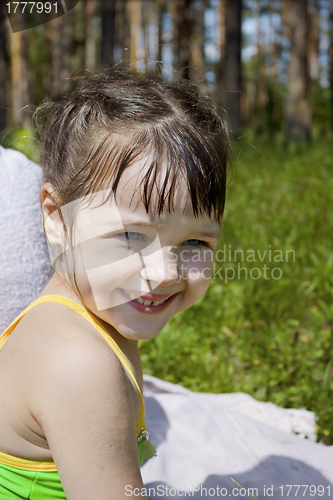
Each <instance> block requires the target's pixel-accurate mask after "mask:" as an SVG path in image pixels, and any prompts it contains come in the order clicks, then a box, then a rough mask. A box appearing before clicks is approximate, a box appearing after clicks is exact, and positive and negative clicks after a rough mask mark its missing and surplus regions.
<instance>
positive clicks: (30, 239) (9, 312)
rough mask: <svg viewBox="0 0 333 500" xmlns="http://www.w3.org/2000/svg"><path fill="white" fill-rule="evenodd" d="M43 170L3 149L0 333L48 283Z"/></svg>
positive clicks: (0, 168) (0, 170) (0, 171)
mask: <svg viewBox="0 0 333 500" xmlns="http://www.w3.org/2000/svg"><path fill="white" fill-rule="evenodd" d="M41 175H42V170H41V168H40V167H39V166H38V165H36V164H35V163H33V162H31V161H30V160H28V159H27V158H26V156H24V155H23V154H22V153H19V152H18V151H14V150H12V149H4V148H3V147H1V146H0V214H1V216H0V224H1V230H0V235H1V237H0V332H2V331H3V330H4V329H5V328H6V327H7V326H8V325H9V324H10V323H11V322H12V321H13V320H14V319H15V317H16V316H17V315H18V314H19V313H20V312H21V311H22V310H23V309H25V308H26V307H27V306H28V305H29V304H30V302H31V301H32V300H34V299H35V298H36V297H37V296H38V294H39V292H40V291H41V289H42V288H43V287H44V285H45V284H46V282H47V280H48V271H49V269H48V268H47V264H48V261H49V256H48V250H47V244H46V239H45V236H44V233H43V230H42V226H41V220H40V205H39V188H40V185H41Z"/></svg>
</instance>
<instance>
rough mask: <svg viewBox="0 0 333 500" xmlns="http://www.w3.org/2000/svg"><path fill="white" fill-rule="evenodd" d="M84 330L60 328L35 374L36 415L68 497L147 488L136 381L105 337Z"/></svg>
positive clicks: (88, 499) (86, 499) (82, 499)
mask: <svg viewBox="0 0 333 500" xmlns="http://www.w3.org/2000/svg"><path fill="white" fill-rule="evenodd" d="M68 330H69V329H68ZM74 330H75V328H74ZM78 330H80V331H78V332H76V331H73V326H71V328H70V331H68V332H66V331H64V330H63V327H62V331H61V334H59V336H58V337H57V336H56V337H55V339H56V340H55V341H54V342H52V341H51V345H53V347H52V348H51V346H48V347H47V348H46V349H45V351H44V355H43V358H42V359H40V360H39V362H38V363H37V366H35V368H34V369H33V373H32V374H31V375H30V377H32V378H31V382H32V386H33V387H38V392H37V393H35V394H34V398H33V403H32V404H33V412H34V413H33V414H34V417H35V418H36V420H37V421H38V423H39V424H40V426H41V428H42V429H43V431H44V433H45V436H46V439H47V441H48V445H49V448H50V450H51V453H52V456H53V460H54V462H55V464H56V466H57V470H58V472H59V476H60V479H61V482H62V485H63V488H64V491H65V494H66V496H67V499H68V500H92V499H101V500H102V499H103V500H109V499H110V500H111V499H117V500H120V499H122V498H128V492H132V491H133V490H134V488H138V489H137V490H135V491H136V492H137V493H138V492H140V493H141V492H142V493H144V491H143V490H142V489H143V488H144V486H143V483H142V478H141V474H140V467H139V459H138V451H137V438H136V431H135V426H136V420H137V417H136V415H135V410H134V404H133V387H132V386H131V383H130V381H129V378H128V376H127V374H126V373H125V371H124V369H123V367H122V365H121V364H120V362H119V360H118V358H117V357H116V356H115V354H114V353H113V352H112V351H111V349H110V348H109V347H108V346H106V344H105V342H104V341H100V339H98V340H97V339H96V338H95V337H93V336H91V335H89V334H88V335H86V334H85V332H82V330H81V329H78ZM57 339H58V341H57ZM59 340H61V341H59ZM79 341H80V342H79ZM30 377H29V378H30ZM126 487H127V488H126ZM126 492H127V495H126ZM137 496H138V495H137ZM139 498H146V496H145V495H144V494H142V495H141V496H139Z"/></svg>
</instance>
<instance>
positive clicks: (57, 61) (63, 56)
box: [51, 10, 74, 95]
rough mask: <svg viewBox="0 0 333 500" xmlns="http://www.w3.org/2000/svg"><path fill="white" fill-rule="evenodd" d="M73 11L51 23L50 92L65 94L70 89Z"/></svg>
mask: <svg viewBox="0 0 333 500" xmlns="http://www.w3.org/2000/svg"><path fill="white" fill-rule="evenodd" d="M73 32H74V10H70V11H69V12H67V14H66V15H64V16H61V17H57V18H56V19H54V20H53V21H52V38H51V53H52V92H53V93H54V95H58V94H62V93H65V92H67V91H68V90H69V88H70V81H69V77H70V76H71V72H72V53H73V43H74V37H73Z"/></svg>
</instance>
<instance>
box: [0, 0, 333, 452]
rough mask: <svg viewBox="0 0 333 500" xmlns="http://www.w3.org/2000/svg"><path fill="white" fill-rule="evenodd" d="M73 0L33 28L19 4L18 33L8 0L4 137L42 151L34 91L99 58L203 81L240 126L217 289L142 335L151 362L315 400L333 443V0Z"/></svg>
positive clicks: (1, 92)
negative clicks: (34, 128) (151, 334)
mask: <svg viewBox="0 0 333 500" xmlns="http://www.w3.org/2000/svg"><path fill="white" fill-rule="evenodd" d="M21 3H22V2H21ZM52 3H53V4H54V3H56V2H52ZM61 3H62V2H60V1H59V2H58V4H59V5H60V4H61ZM10 4H15V2H10ZM39 4H42V5H46V4H47V2H39ZM74 4H76V6H75V7H74V8H72V9H71V10H69V11H68V12H67V14H65V15H63V16H60V17H57V18H55V19H53V20H52V21H50V22H46V23H44V24H41V25H39V26H35V27H29V26H30V25H29V23H28V22H27V17H26V16H24V15H19V11H18V15H17V16H16V17H15V19H12V24H13V28H14V31H15V32H14V33H13V30H12V29H11V25H10V23H9V20H8V18H7V14H6V12H5V3H2V2H1V6H0V139H1V144H2V145H3V146H4V147H11V148H15V149H18V150H20V151H23V152H24V153H25V154H26V155H27V156H29V157H30V158H32V159H34V160H35V161H37V162H38V138H35V137H33V135H32V132H31V120H32V115H33V111H34V109H35V107H36V105H37V104H39V103H40V102H41V101H42V100H43V99H44V98H45V97H46V96H53V97H56V96H57V95H59V94H61V93H64V92H66V91H68V90H69V88H70V85H71V83H70V80H69V79H68V78H69V77H70V76H78V75H81V74H82V73H84V71H86V70H89V71H99V70H101V69H102V70H103V69H107V68H108V67H110V66H111V65H112V64H115V63H119V64H121V65H122V66H125V67H129V68H130V69H131V71H133V72H141V71H147V70H148V71H158V72H159V73H161V74H162V76H163V78H164V79H165V80H167V81H168V80H172V79H174V78H178V77H179V75H181V76H182V77H183V78H186V79H189V80H191V81H194V82H196V83H197V84H198V85H199V86H200V87H201V90H202V93H203V94H205V95H207V96H209V97H210V98H212V99H213V100H214V102H215V103H216V106H217V108H218V110H219V112H220V113H221V115H222V116H223V118H224V119H225V120H226V121H227V122H228V124H229V126H230V128H231V131H232V134H231V137H232V153H231V160H232V173H230V176H229V184H228V193H227V195H228V196H227V205H226V212H225V216H224V223H223V231H222V238H221V242H220V246H219V254H218V259H217V262H216V266H215V271H214V277H213V280H212V284H211V286H210V288H209V290H208V292H207V293H206V295H205V296H204V297H203V298H202V299H201V300H200V301H199V302H198V303H197V304H196V305H195V306H193V307H192V308H191V309H189V310H187V311H184V312H183V313H181V314H179V315H178V316H176V317H175V318H173V319H172V320H171V321H170V323H169V324H168V325H167V326H166V327H165V329H164V330H163V331H162V332H161V334H159V335H158V336H157V337H156V338H155V339H153V340H151V341H147V342H141V346H140V349H141V354H142V359H143V365H144V371H145V372H146V373H150V374H152V375H155V376H157V377H160V378H163V379H165V380H169V381H171V382H175V383H180V384H182V385H184V386H185V387H188V388H189V389H191V390H195V391H207V392H237V391H241V392H246V393H248V394H250V395H252V396H254V397H255V398H257V399H259V400H261V401H272V402H274V403H276V404H278V405H280V406H284V407H294V408H303V407H305V408H307V409H309V410H312V411H314V412H315V413H316V415H317V416H318V421H317V434H318V440H319V441H320V442H323V443H325V444H333V401H332V399H333V398H332V395H333V332H332V327H333V303H332V295H333V252H332V247H331V235H332V226H333V206H332V205H333V197H332V194H331V193H332V191H333V180H332V175H331V174H332V153H333V140H332V139H333V132H332V131H333V1H330V0H271V1H269V0H243V1H242V0H169V1H166V0H125V1H124V0H112V1H108V0H104V1H102V0H81V1H78V2H74ZM11 6H12V5H11ZM7 9H8V5H7ZM230 172H231V171H230Z"/></svg>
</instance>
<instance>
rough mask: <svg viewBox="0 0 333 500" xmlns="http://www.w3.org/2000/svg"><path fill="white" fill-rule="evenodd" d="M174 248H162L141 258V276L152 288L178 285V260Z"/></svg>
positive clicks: (179, 278)
mask: <svg viewBox="0 0 333 500" xmlns="http://www.w3.org/2000/svg"><path fill="white" fill-rule="evenodd" d="M174 248H175V247H170V246H169V247H163V248H161V249H160V250H158V251H156V252H154V253H152V254H150V255H146V256H144V257H143V266H142V271H141V276H142V278H144V279H145V280H146V281H150V282H151V283H152V284H153V286H154V287H157V286H159V285H164V286H168V285H172V284H174V283H179V282H180V280H181V276H180V273H179V267H178V264H179V259H178V255H177V253H176V252H174Z"/></svg>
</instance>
